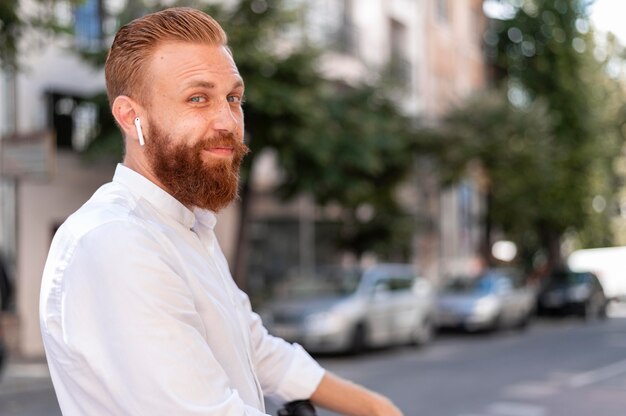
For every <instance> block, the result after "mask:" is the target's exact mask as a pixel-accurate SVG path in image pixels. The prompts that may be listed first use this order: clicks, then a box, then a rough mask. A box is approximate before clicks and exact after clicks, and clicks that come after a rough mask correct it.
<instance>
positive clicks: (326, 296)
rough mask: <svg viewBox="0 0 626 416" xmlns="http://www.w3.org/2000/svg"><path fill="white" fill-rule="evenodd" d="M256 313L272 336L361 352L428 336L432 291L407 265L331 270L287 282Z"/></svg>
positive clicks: (318, 349) (314, 347)
mask: <svg viewBox="0 0 626 416" xmlns="http://www.w3.org/2000/svg"><path fill="white" fill-rule="evenodd" d="M282 289H283V293H282V295H281V296H279V297H278V298H277V299H275V300H274V301H272V302H271V303H270V304H269V305H268V306H267V307H266V309H265V310H264V312H262V313H261V316H262V318H263V322H264V324H265V325H266V327H267V328H268V330H269V332H270V333H271V334H273V335H276V336H279V337H281V338H284V339H285V340H287V341H290V342H297V343H299V344H301V345H302V346H303V347H304V348H305V349H307V350H309V351H311V352H344V351H349V352H353V353H356V352H360V351H362V350H364V349H367V348H370V347H380V346H387V345H391V344H400V343H415V344H420V345H422V344H426V343H428V342H430V340H431V338H432V336H433V328H434V308H435V294H434V291H433V288H432V286H431V285H430V283H429V282H428V281H427V280H426V279H424V278H421V277H419V276H418V274H417V273H416V271H415V269H414V267H413V266H411V265H409V264H379V265H376V266H373V267H371V268H369V269H367V270H365V271H363V272H360V271H355V270H345V269H334V270H332V271H327V272H326V273H324V274H321V275H320V276H317V277H315V278H313V279H300V280H294V281H291V282H289V284H287V285H286V286H285V287H283V288H282Z"/></svg>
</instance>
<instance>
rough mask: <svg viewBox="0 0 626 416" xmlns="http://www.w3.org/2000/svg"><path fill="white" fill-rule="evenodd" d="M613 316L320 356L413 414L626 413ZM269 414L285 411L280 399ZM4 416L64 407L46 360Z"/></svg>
mask: <svg viewBox="0 0 626 416" xmlns="http://www.w3.org/2000/svg"><path fill="white" fill-rule="evenodd" d="M610 316H611V317H610V319H608V320H607V321H605V322H602V321H598V322H584V321H582V320H579V319H576V318H563V319H539V320H536V321H535V322H534V323H533V324H532V325H531V326H530V328H528V329H527V330H526V331H525V332H519V331H505V332H501V333H495V334H464V333H444V334H440V336H439V337H437V338H436V339H435V341H434V343H433V344H432V345H430V346H428V347H426V348H423V349H417V348H413V347H404V346H402V347H396V348H389V349H384V350H380V351H372V352H368V353H366V354H363V355H360V356H357V357H346V356H325V357H319V359H320V361H321V362H322V364H323V365H324V366H325V367H326V368H328V369H329V370H331V371H334V372H336V373H337V374H340V375H342V376H345V377H347V378H349V379H352V380H354V381H356V382H359V383H362V384H364V385H366V386H367V387H370V388H372V389H374V390H377V391H380V392H382V393H384V394H386V395H388V396H389V397H391V398H392V399H393V400H394V401H395V402H396V403H397V404H398V406H399V407H400V408H401V409H402V410H403V411H404V412H405V414H406V416H417V415H429V416H566V415H567V416H582V415H590V414H594V415H616V414H623V411H624V406H625V405H626V398H625V397H626V306H624V305H618V306H612V307H611V310H610ZM268 413H270V414H275V413H276V407H275V406H274V405H272V404H271V403H268ZM319 413H320V416H330V415H332V413H329V412H325V411H320V412H319ZM0 415H3V416H17V415H25V416H26V415H27V416H43V415H46V416H56V415H60V411H59V410H58V405H57V404H56V399H55V397H54V393H53V390H52V387H51V384H50V381H49V377H48V374H47V371H46V368H45V365H44V364H41V363H26V364H22V363H14V364H12V365H10V366H9V368H8V369H7V373H6V374H5V378H4V381H3V382H2V384H0Z"/></svg>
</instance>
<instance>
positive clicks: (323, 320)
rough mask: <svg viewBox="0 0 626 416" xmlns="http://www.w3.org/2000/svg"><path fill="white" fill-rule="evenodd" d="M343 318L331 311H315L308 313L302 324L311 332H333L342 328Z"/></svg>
mask: <svg viewBox="0 0 626 416" xmlns="http://www.w3.org/2000/svg"><path fill="white" fill-rule="evenodd" d="M344 321H345V320H344V319H343V318H342V317H341V316H339V314H337V313H333V312H316V313H312V314H310V315H308V316H307V317H306V318H305V320H304V324H305V327H306V329H307V331H309V332H312V333H325V332H335V331H341V330H343V329H344Z"/></svg>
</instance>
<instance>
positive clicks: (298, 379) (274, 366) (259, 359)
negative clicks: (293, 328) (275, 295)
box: [239, 291, 325, 403]
mask: <svg viewBox="0 0 626 416" xmlns="http://www.w3.org/2000/svg"><path fill="white" fill-rule="evenodd" d="M239 293H240V298H241V302H243V304H244V307H245V308H247V309H248V310H249V311H250V315H249V316H250V321H249V325H250V333H251V342H252V347H253V350H254V351H255V353H256V356H255V358H256V368H257V375H258V377H259V382H260V383H261V387H262V389H263V392H264V394H265V395H266V396H268V397H270V398H271V399H272V400H274V401H276V402H278V403H284V402H288V401H292V400H301V399H308V398H310V397H311V395H312V394H313V392H314V391H315V389H316V388H317V386H318V385H319V383H320V381H321V380H322V377H323V376H324V372H325V370H324V369H323V368H322V367H321V366H320V365H319V364H318V363H317V361H315V360H314V359H313V358H312V357H311V356H310V355H309V354H308V353H307V352H306V351H305V350H304V348H302V347H301V346H300V345H298V344H290V343H288V342H286V341H285V340H283V339H281V338H278V337H274V336H272V335H270V334H269V333H268V331H267V329H266V328H265V327H264V326H263V323H262V321H261V318H260V317H259V315H258V314H256V313H254V312H252V308H251V305H250V300H249V298H248V296H247V295H246V294H245V293H244V292H243V291H239Z"/></svg>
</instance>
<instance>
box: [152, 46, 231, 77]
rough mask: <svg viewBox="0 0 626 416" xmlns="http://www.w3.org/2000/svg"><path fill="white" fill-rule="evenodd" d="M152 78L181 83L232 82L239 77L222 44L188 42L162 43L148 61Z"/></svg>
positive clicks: (228, 53) (229, 55)
mask: <svg viewBox="0 0 626 416" xmlns="http://www.w3.org/2000/svg"><path fill="white" fill-rule="evenodd" d="M148 73H149V75H150V77H151V78H152V81H153V82H155V83H157V84H161V83H167V84H173V85H179V86H182V84H183V83H186V82H202V81H206V82H211V83H221V82H223V83H227V84H228V83H233V82H237V81H239V82H241V76H240V75H239V71H238V69H237V65H235V61H234V60H233V57H232V55H231V54H230V52H229V51H228V49H227V48H226V47H225V46H222V45H207V44H203V43H189V42H174V41H170V42H163V43H161V44H160V45H159V46H157V47H156V49H155V50H154V52H153V53H152V56H151V59H150V60H149V68H148Z"/></svg>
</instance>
